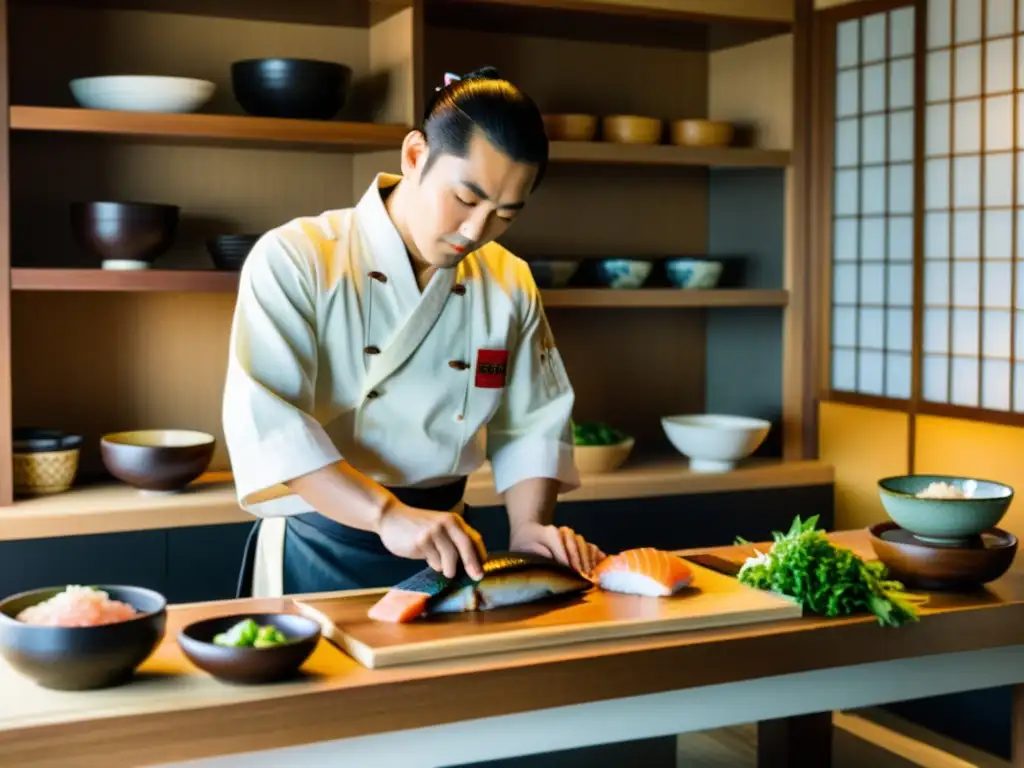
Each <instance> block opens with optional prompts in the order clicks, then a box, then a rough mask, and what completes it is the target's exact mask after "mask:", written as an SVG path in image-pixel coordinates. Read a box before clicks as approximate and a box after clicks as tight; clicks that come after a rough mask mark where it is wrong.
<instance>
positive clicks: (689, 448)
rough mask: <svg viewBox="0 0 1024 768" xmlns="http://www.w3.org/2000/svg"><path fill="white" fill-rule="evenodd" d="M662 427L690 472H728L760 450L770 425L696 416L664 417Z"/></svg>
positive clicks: (719, 416) (737, 418)
mask: <svg viewBox="0 0 1024 768" xmlns="http://www.w3.org/2000/svg"><path fill="white" fill-rule="evenodd" d="M661 427H662V429H663V430H664V431H665V436H666V437H667V438H668V439H669V442H671V443H672V445H673V446H675V449H676V450H677V451H679V452H680V453H681V454H683V455H684V456H686V457H688V458H689V459H690V469H691V470H693V471H694V472H728V471H730V470H731V469H733V468H735V466H736V463H737V462H738V461H740V460H742V459H745V458H747V457H748V456H750V454H752V453H753V452H754V451H756V450H757V449H758V448H759V447H760V446H761V443H763V442H764V439H765V438H766V437H767V436H768V432H769V430H771V427H772V423H771V422H770V421H766V420H764V419H754V418H750V417H747V416H731V415H726V414H715V413H699V414H690V415H679V416H665V417H663V418H662V420H661Z"/></svg>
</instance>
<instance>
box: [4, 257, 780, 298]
mask: <svg viewBox="0 0 1024 768" xmlns="http://www.w3.org/2000/svg"><path fill="white" fill-rule="evenodd" d="M11 288H12V290H15V291H114V292H120V291H139V292H153V291H158V292H163V293H224V292H232V291H235V290H237V289H238V273H237V272H222V271H219V270H214V269H206V270H203V269H193V270H185V269H144V270H135V271H117V270H103V269H29V268H24V267H16V268H15V269H12V270H11ZM543 300H544V306H546V307H552V308H554V307H635V308H644V307H647V308H659V307H661V308H667V307H784V306H786V303H787V301H788V300H789V293H788V292H787V291H783V290H777V291H775V290H756V289H713V290H692V291H691V290H679V289H675V288H639V289H636V290H613V289H610V288H562V289H552V290H545V291H543Z"/></svg>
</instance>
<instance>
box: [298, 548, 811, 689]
mask: <svg viewBox="0 0 1024 768" xmlns="http://www.w3.org/2000/svg"><path fill="white" fill-rule="evenodd" d="M689 565H690V567H691V568H692V569H693V573H694V578H693V584H692V586H691V587H690V588H688V589H686V590H684V591H683V592H681V593H679V594H677V595H675V596H674V597H671V598H650V597H638V596H634V595H620V594H615V593H612V592H604V591H602V590H598V589H592V590H590V591H589V592H587V593H586V594H585V595H582V596H578V597H575V598H572V599H568V600H564V599H562V600H551V601H542V602H539V603H533V604H529V605H521V606H515V607H510V608H502V609H499V610H495V611H485V612H478V613H462V614H454V615H448V616H437V617H432V618H429V619H421V620H419V621H415V622H410V623H408V624H387V623H383V622H377V621H374V620H372V619H370V618H368V617H367V615H366V612H367V611H368V610H369V609H370V606H372V605H373V604H374V603H375V602H377V600H378V599H379V598H380V596H381V595H382V594H384V592H385V591H386V590H374V591H361V592H357V593H345V592H339V593H337V594H336V595H320V596H316V597H309V598H305V599H302V598H297V599H296V600H295V603H296V605H297V606H298V609H299V611H300V612H301V613H303V614H304V615H306V616H309V617H310V618H312V619H315V620H317V621H319V622H320V625H321V627H322V628H323V631H324V636H325V637H327V638H328V639H329V640H331V642H333V643H334V644H335V645H337V646H338V647H339V648H341V649H342V650H343V651H345V652H346V653H348V654H349V655H350V656H352V658H354V659H355V660H356V661H358V662H359V663H360V664H362V665H363V666H364V667H368V668H370V669H374V668H379V667H389V666H395V665H399V664H413V663H418V662H424V661H438V660H441V659H449V658H454V657H464V656H470V655H478V654H487V653H502V652H506V651H522V650H528V649H534V648H543V647H547V646H554V645H565V644H569V643H576V642H582V641H588V640H611V639H614V638H627V637H641V636H647V635H654V634H660V633H666V632H684V631H689V630H695V629H710V628H713V627H725V626H735V625H740V624H755V623H758V622H764V621H778V620H781V619H791V618H797V617H799V616H800V615H801V613H802V611H801V608H800V606H799V605H797V604H796V603H794V602H793V601H791V600H788V599H787V598H784V597H780V596H778V595H774V594H770V593H768V592H762V591H759V590H756V589H752V588H750V587H747V586H744V585H743V584H740V583H739V582H737V581H736V580H735V579H732V578H729V577H728V576H723V575H721V574H719V573H715V572H714V571H711V570H708V569H707V568H703V567H701V566H699V565H697V564H696V563H693V562H692V561H691V562H689Z"/></svg>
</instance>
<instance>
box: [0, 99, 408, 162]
mask: <svg viewBox="0 0 1024 768" xmlns="http://www.w3.org/2000/svg"><path fill="white" fill-rule="evenodd" d="M10 124H11V130H12V131H40V132H44V133H71V134H76V133H77V134H93V135H99V136H120V137H131V138H135V139H149V140H160V141H167V142H181V143H195V144H206V145H210V146H262V147H277V148H281V149H287V148H302V149H311V148H312V149H324V150H332V151H336V152H337V151H347V152H360V151H362V152H365V151H368V150H378V149H395V148H397V147H400V146H401V145H402V139H403V138H405V134H406V133H408V132H409V126H407V125H392V124H378V123H351V122H335V121H324V120H286V119H282V118H271V117H248V116H243V115H211V114H201V113H200V114H161V113H154V112H111V111H107V110H101V109H81V108H78V107H25V106H13V107H11V116H10Z"/></svg>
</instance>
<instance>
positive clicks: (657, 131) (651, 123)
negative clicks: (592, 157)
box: [601, 115, 662, 144]
mask: <svg viewBox="0 0 1024 768" xmlns="http://www.w3.org/2000/svg"><path fill="white" fill-rule="evenodd" d="M601 132H602V135H603V137H604V140H605V141H611V142H614V143H615V144H660V143H661V133H662V123H661V120H658V119H657V118H654V117H641V116H638V115H609V116H608V117H606V118H604V120H602V121H601Z"/></svg>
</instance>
